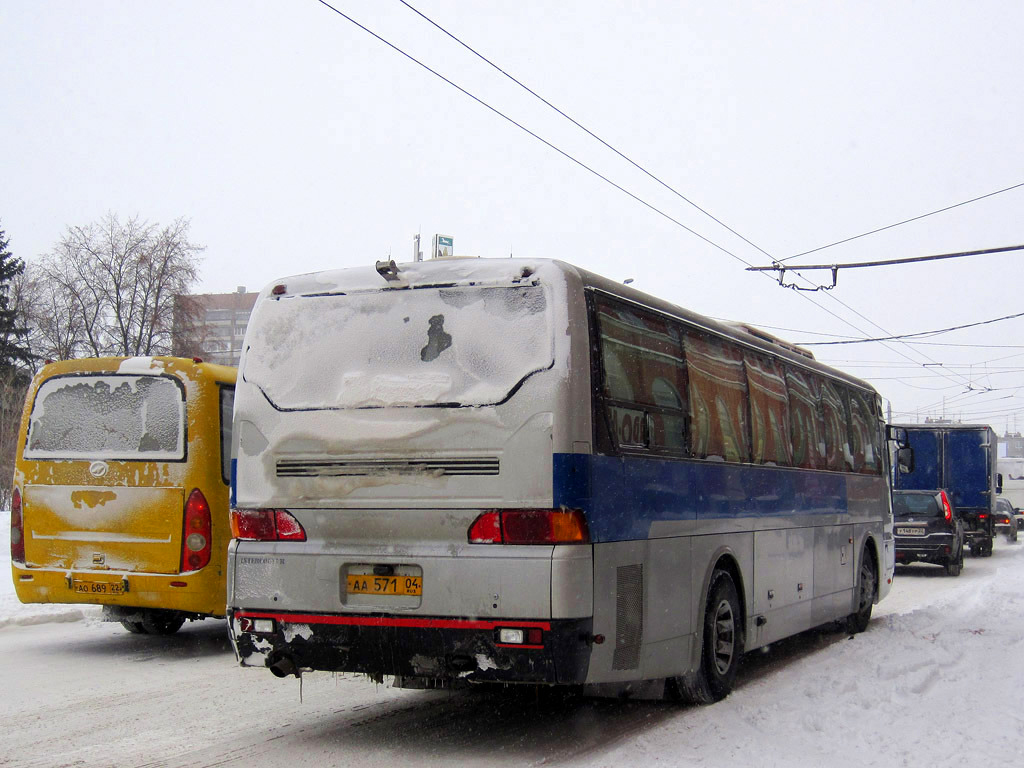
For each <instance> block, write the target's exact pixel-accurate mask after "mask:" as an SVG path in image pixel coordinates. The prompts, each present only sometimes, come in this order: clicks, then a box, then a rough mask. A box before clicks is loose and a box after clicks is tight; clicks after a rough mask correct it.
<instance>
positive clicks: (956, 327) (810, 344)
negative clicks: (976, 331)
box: [799, 312, 1024, 347]
mask: <svg viewBox="0 0 1024 768" xmlns="http://www.w3.org/2000/svg"><path fill="white" fill-rule="evenodd" d="M1017 317H1024V312H1018V313H1017V314H1015V315H1006V316H1005V317H996V318H993V319H992V320H982V321H980V322H977V323H967V324H966V325H954V326H952V327H950V328H940V329H938V330H935V331H919V332H918V333H904V334H900V335H897V336H880V337H878V338H874V339H845V340H843V341H808V342H800V343H799V346H801V347H826V346H833V345H836V344H866V343H868V342H872V341H895V340H897V339H913V338H916V337H918V336H938V335H939V334H940V333H949V332H950V331H959V330H962V329H964V328H975V327H977V326H979V325H989V324H991V323H999V322H1002V321H1003V320H1013V319H1014V318H1017Z"/></svg>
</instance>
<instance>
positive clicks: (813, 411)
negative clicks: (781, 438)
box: [786, 368, 826, 469]
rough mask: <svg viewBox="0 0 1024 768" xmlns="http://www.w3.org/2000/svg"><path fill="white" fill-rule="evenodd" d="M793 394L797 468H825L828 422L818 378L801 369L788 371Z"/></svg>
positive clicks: (791, 405)
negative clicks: (822, 408)
mask: <svg viewBox="0 0 1024 768" xmlns="http://www.w3.org/2000/svg"><path fill="white" fill-rule="evenodd" d="M786 384H787V389H788V391H789V415H790V435H791V436H792V440H793V465H794V466H797V467H802V468H804V469H825V467H826V463H825V421H824V419H823V418H822V415H821V394H820V392H819V389H820V387H819V384H818V379H817V378H816V377H814V376H811V375H809V374H807V373H805V372H803V371H800V370H797V369H793V368H790V369H787V370H786Z"/></svg>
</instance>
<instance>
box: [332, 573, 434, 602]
mask: <svg viewBox="0 0 1024 768" xmlns="http://www.w3.org/2000/svg"><path fill="white" fill-rule="evenodd" d="M348 593H349V594H350V595H413V596H415V597H419V596H421V595H422V594H423V579H422V577H420V576H374V575H372V574H361V573H350V574H349V575H348Z"/></svg>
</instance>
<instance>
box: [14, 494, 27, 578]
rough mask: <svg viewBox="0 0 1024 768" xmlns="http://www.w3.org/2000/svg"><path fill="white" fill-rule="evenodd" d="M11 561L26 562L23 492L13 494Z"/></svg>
mask: <svg viewBox="0 0 1024 768" xmlns="http://www.w3.org/2000/svg"><path fill="white" fill-rule="evenodd" d="M11 560H13V561H14V562H16V563H24V562H25V523H24V520H22V518H21V491H19V490H18V489H17V488H15V489H14V492H13V493H12V494H11Z"/></svg>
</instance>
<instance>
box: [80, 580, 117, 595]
mask: <svg viewBox="0 0 1024 768" xmlns="http://www.w3.org/2000/svg"><path fill="white" fill-rule="evenodd" d="M72 589H74V591H75V592H77V593H78V594H80V595H123V594H124V585H123V584H121V583H120V582H116V581H114V582H107V581H74V582H72Z"/></svg>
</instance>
